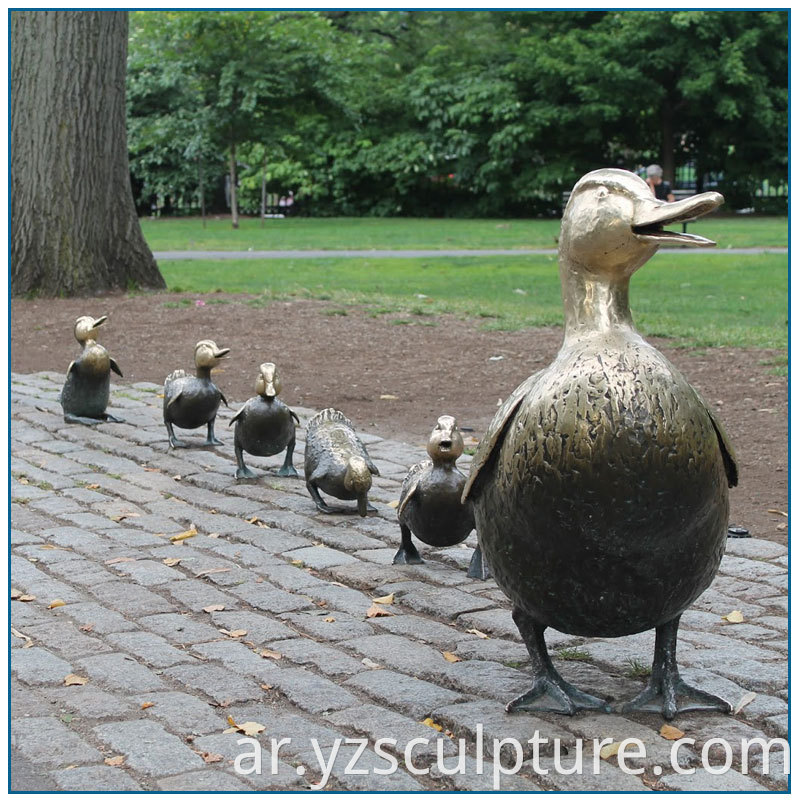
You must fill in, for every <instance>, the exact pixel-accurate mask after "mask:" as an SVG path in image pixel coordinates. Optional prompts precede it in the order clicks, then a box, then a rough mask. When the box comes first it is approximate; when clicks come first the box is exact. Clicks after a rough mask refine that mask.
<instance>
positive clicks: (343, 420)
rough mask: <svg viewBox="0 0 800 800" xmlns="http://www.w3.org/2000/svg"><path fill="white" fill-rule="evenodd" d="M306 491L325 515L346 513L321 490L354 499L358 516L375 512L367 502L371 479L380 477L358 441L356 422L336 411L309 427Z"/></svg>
mask: <svg viewBox="0 0 800 800" xmlns="http://www.w3.org/2000/svg"><path fill="white" fill-rule="evenodd" d="M305 471H306V488H307V489H308V493H309V494H310V495H311V499H312V500H313V501H314V503H316V506H317V508H318V509H319V510H320V511H321V512H322V513H323V514H336V513H340V514H341V513H345V512H344V509H337V508H331V507H330V506H329V505H328V504H327V503H326V502H325V501H324V500H323V499H322V497H321V495H320V493H319V490H320V489H322V491H323V492H325V493H326V494H330V495H333V496H334V497H338V498H339V499H340V500H355V501H356V502H357V504H358V506H357V508H358V513H359V514H360V515H361V516H362V517H365V516H366V515H367V511H375V510H376V509H375V508H373V507H372V506H371V505H370V504H369V503H368V501H367V493H368V492H369V490H370V488H372V476H373V475H380V472H378V468H377V467H376V466H375V465H374V464H373V463H372V459H370V457H369V454H368V453H367V448H366V447H364V444H363V442H362V441H361V439H359V438H358V436H357V435H356V432H355V430H354V428H353V423H352V422H350V420H349V419H347V417H346V416H345V415H344V414H342V412H341V411H337V410H336V409H334V408H326V409H324V410H323V411H320V412H319V413H317V414H315V415H314V416H313V417H312V418H311V419H310V420H309V421H308V426H307V427H306V454H305Z"/></svg>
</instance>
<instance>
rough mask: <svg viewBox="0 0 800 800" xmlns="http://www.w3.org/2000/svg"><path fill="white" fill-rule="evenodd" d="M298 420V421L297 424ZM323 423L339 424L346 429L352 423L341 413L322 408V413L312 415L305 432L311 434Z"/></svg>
mask: <svg viewBox="0 0 800 800" xmlns="http://www.w3.org/2000/svg"><path fill="white" fill-rule="evenodd" d="M299 421H300V420H298V422H299ZM325 422H341V423H342V424H343V425H346V426H347V427H348V428H352V427H353V423H352V422H350V420H349V419H348V418H347V417H346V416H345V415H344V414H342V412H341V411H337V410H336V409H335V408H323V409H322V411H318V412H317V413H316V414H314V416H313V417H311V419H310V420H309V421H308V426H307V428H306V429H307V431H308V433H309V434H311V433H312V432H313V431H315V430H316V429H317V428H318V427H319V426H320V425H322V424H323V423H325Z"/></svg>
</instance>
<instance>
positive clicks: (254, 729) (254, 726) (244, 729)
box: [223, 715, 265, 736]
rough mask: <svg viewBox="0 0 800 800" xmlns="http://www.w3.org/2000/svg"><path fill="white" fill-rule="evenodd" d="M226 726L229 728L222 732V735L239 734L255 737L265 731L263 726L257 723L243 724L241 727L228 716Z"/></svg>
mask: <svg viewBox="0 0 800 800" xmlns="http://www.w3.org/2000/svg"><path fill="white" fill-rule="evenodd" d="M228 725H230V726H231V727H230V728H228V729H227V730H225V731H223V733H237V732H241V733H243V734H244V735H245V736H256V735H257V734H259V733H261V731H263V730H265V726H264V725H262V724H261V723H259V722H243V723H242V724H241V725H240V724H239V723H238V722H235V721H234V719H233V717H232V716H230V715H228Z"/></svg>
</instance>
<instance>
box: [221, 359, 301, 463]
mask: <svg viewBox="0 0 800 800" xmlns="http://www.w3.org/2000/svg"><path fill="white" fill-rule="evenodd" d="M280 390H281V380H280V377H279V375H278V370H277V367H276V366H275V365H274V364H273V363H272V362H266V363H264V364H262V365H261V366H260V367H259V368H258V377H257V378H256V394H257V396H256V397H251V398H250V399H249V400H248V401H247V402H246V403H245V404H244V405H243V406H242V407H241V408H240V409H239V410H238V411H237V412H236V414H235V415H234V416H233V419H232V420H231V421H230V422H229V423H228V424H229V425H233V423H234V422H235V423H236V428H235V429H234V436H233V444H234V452H235V453H236V463H237V465H238V466H237V469H236V477H237V478H255V477H257V476H256V474H255V472H253V471H252V470H251V469H249V468H248V467H247V466H246V465H245V463H244V457H243V455H242V453H243V451H244V452H247V453H250V455H254V456H274V455H275V454H276V453H280V452H281V450H284V449H285V450H286V457H285V459H284V462H283V466H282V467H281V468H280V469H279V470H278V475H284V476H287V477H292V478H296V477H297V470H296V469H295V468H294V466H293V465H292V454H293V453H294V445H295V423H297V424H298V425H299V424H300V419H299V418H298V416H297V414H295V413H294V411H292V410H291V409H290V408H289V407H288V406H287V405H286V404H284V403H283V402H281V401H280V400H278V394H279V392H280Z"/></svg>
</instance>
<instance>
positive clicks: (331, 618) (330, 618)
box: [325, 617, 336, 622]
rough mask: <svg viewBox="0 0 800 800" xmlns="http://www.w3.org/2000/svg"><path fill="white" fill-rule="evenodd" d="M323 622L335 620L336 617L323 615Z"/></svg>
mask: <svg viewBox="0 0 800 800" xmlns="http://www.w3.org/2000/svg"><path fill="white" fill-rule="evenodd" d="M325 622H336V617H325Z"/></svg>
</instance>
